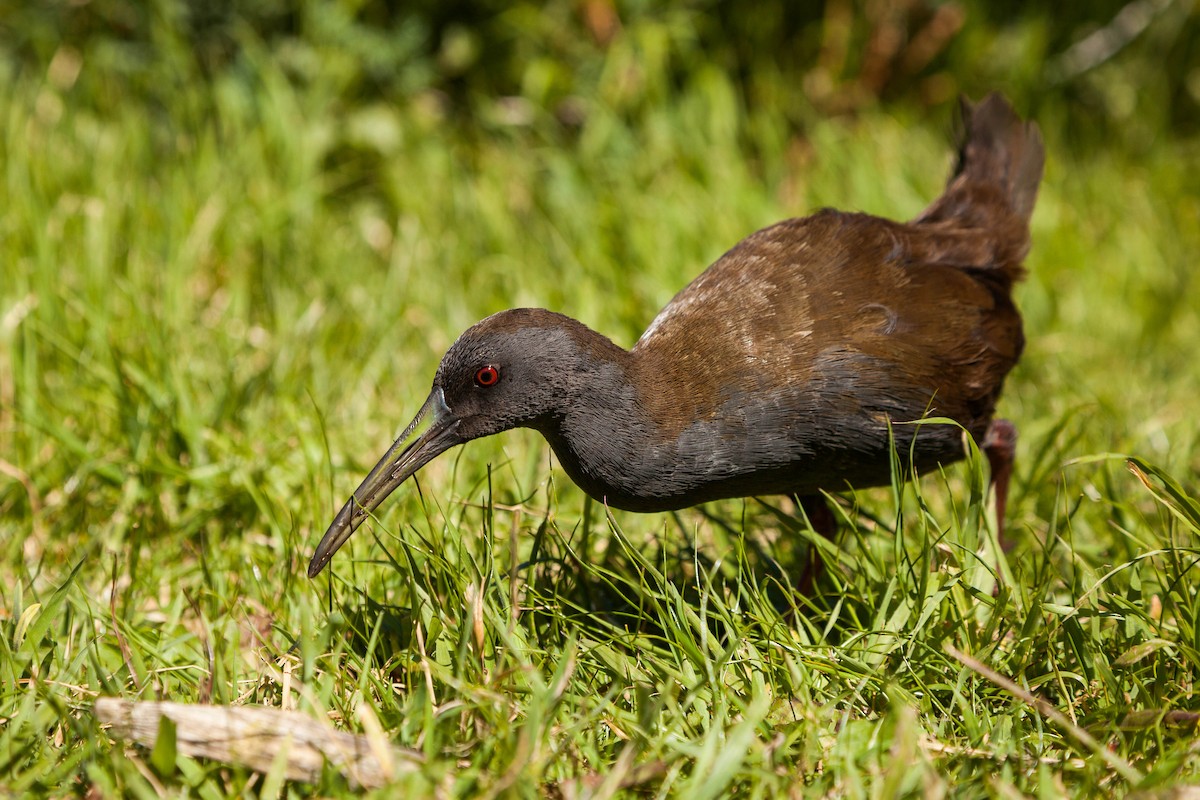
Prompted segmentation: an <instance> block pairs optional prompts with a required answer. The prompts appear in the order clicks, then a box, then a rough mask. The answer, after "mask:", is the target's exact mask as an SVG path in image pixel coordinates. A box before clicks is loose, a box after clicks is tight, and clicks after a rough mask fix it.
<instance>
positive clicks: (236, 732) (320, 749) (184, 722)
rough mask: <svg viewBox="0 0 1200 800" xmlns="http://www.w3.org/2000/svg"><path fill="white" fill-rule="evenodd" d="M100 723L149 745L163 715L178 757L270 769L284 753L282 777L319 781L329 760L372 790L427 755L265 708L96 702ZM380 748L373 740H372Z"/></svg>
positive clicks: (116, 734)
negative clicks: (172, 729)
mask: <svg viewBox="0 0 1200 800" xmlns="http://www.w3.org/2000/svg"><path fill="white" fill-rule="evenodd" d="M95 713H96V717H97V719H99V720H100V722H102V723H104V724H108V725H111V726H112V727H111V728H110V729H109V733H110V735H112V736H113V737H115V738H120V739H131V740H133V741H135V742H137V743H138V744H142V745H145V746H146V747H153V746H154V743H155V742H156V741H157V739H158V723H159V720H160V719H162V718H163V717H166V718H167V719H169V720H171V721H172V722H173V723H175V738H176V748H177V751H178V752H179V753H182V754H184V755H188V756H199V757H201V758H211V759H214V760H216V761H223V762H225V763H229V764H240V765H242V766H245V767H249V768H250V769H252V770H254V771H255V772H263V773H265V772H267V771H268V770H269V769H270V768H271V765H272V763H273V762H274V760H275V758H276V757H277V756H278V755H279V752H280V750H283V749H285V748H286V750H287V756H286V758H287V768H286V772H285V775H286V776H287V778H288V780H293V781H306V782H313V781H316V780H317V779H318V778H319V777H320V775H321V767H322V765H323V764H324V763H325V762H326V761H328V762H329V763H330V764H332V765H333V766H334V767H335V768H336V769H337V770H338V771H339V772H340V773H341V774H342V775H343V776H344V777H345V778H346V780H347V781H348V782H349V783H350V784H351V785H352V786H355V787H362V788H365V789H374V788H377V787H379V786H383V785H385V784H386V783H387V782H388V781H389V780H391V779H392V778H393V777H395V776H396V775H399V774H402V773H406V772H411V771H414V770H416V769H418V768H419V765H420V764H421V763H422V761H423V760H424V758H423V757H422V755H421V754H420V753H417V752H415V751H412V750H405V749H403V748H399V747H395V746H391V745H389V746H388V747H387V748H386V750H385V752H382V753H380V752H377V750H378V747H372V745H371V743H369V742H368V740H367V737H366V736H356V735H354V734H352V733H346V732H345V731H339V730H334V729H333V728H332V727H331V726H330V725H328V724H325V723H321V722H318V721H317V720H315V719H312V718H311V717H309V716H306V715H305V714H302V713H300V712H298V711H284V710H282V709H278V708H268V707H266V706H207V705H188V704H185V703H151V702H132V701H129V700H122V699H120V698H117V697H99V698H97V699H96V705H95ZM376 744H378V743H376Z"/></svg>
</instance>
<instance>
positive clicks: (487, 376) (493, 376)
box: [475, 364, 500, 387]
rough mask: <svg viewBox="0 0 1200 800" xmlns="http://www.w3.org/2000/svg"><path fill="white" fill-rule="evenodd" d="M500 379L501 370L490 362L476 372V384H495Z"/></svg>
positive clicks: (484, 385)
mask: <svg viewBox="0 0 1200 800" xmlns="http://www.w3.org/2000/svg"><path fill="white" fill-rule="evenodd" d="M499 380H500V370H498V369H496V368H495V367H493V366H492V365H491V364H488V365H487V366H486V367H480V368H479V371H478V372H476V373H475V385H476V386H483V387H488V386H495V385H496V382H497V381H499Z"/></svg>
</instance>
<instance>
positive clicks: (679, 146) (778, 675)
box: [0, 0, 1200, 797]
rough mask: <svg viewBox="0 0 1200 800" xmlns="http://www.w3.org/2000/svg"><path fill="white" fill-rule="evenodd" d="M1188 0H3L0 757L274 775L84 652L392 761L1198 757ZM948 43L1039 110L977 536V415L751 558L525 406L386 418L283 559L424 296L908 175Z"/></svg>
mask: <svg viewBox="0 0 1200 800" xmlns="http://www.w3.org/2000/svg"><path fill="white" fill-rule="evenodd" d="M1198 21H1200V12H1198V11H1197V6H1196V5H1195V3H1194V2H1192V3H1188V2H1182V1H1180V0H1153V1H1147V2H1133V3H1091V4H1076V6H1073V7H1070V8H1067V7H1051V6H1049V5H1046V4H1034V3H1017V2H1013V3H1002V4H996V3H982V2H978V3H976V2H957V3H940V4H933V3H926V2H916V1H915V0H914V2H897V3H886V2H863V3H853V2H830V3H825V4H818V3H814V4H795V3H785V2H778V3H771V2H764V3H756V4H754V7H753V13H750V12H748V11H747V10H746V6H745V5H743V4H732V3H703V2H694V3H651V2H629V3H616V4H613V3H609V2H604V0H573V1H572V2H566V1H561V2H549V3H545V4H533V3H515V4H513V3H494V2H460V3H434V2H414V3H407V4H394V5H393V4H386V3H377V2H370V0H361V1H359V2H339V3H319V2H307V3H306V2H295V3H285V2H266V1H264V2H246V3H224V4H222V3H208V4H186V3H180V2H166V1H165V0H164V1H162V2H151V3H133V2H98V1H97V0H92V2H48V3H39V4H28V3H17V2H0V109H2V112H3V114H4V124H3V126H2V129H3V134H2V137H0V168H2V170H3V178H2V179H3V181H4V189H3V193H2V197H3V201H2V202H3V213H0V270H2V272H0V274H2V279H0V587H2V588H0V634H2V635H0V725H2V729H0V766H2V769H0V791H8V792H12V793H15V794H21V793H31V794H34V795H53V796H61V795H63V794H88V795H97V796H104V795H111V796H117V795H138V796H154V795H161V794H192V793H195V794H199V795H202V796H206V797H211V796H221V795H225V794H233V793H245V794H250V795H255V794H266V795H276V794H281V793H286V794H296V795H303V794H307V793H309V792H311V791H312V787H306V786H301V785H289V784H280V783H278V782H277V781H274V780H271V779H270V778H268V779H265V780H264V779H263V778H261V776H255V775H252V774H250V773H247V772H244V771H242V770H240V769H238V768H236V767H229V766H226V765H221V764H214V763H207V762H196V761H192V760H190V759H187V758H183V757H180V758H179V759H177V760H176V763H175V764H174V765H173V766H172V765H171V764H170V763H169V761H168V763H166V764H165V765H164V764H163V763H161V761H155V762H154V763H150V761H149V760H148V759H147V755H146V753H145V752H144V751H141V750H138V749H136V748H126V747H125V746H123V745H121V744H116V743H110V742H109V741H108V739H107V737H105V736H104V734H103V732H102V731H101V730H100V729H99V727H98V726H97V724H96V722H95V720H94V719H93V718H92V716H91V713H90V708H91V702H92V700H93V698H94V697H95V696H97V695H101V694H102V695H117V696H123V697H129V698H140V699H154V698H161V699H173V700H181V701H188V702H209V701H211V702H221V703H266V704H270V705H283V706H289V707H297V708H301V709H303V710H305V711H306V712H308V713H311V714H313V715H314V716H328V717H329V718H331V719H333V720H334V721H335V722H337V723H338V724H339V725H343V726H345V727H348V728H351V729H355V730H359V729H361V728H362V727H363V725H364V724H366V723H364V721H363V720H364V719H365V718H366V717H364V715H368V716H369V715H371V714H373V715H375V717H377V718H378V720H379V721H380V723H381V725H382V727H383V729H384V730H385V731H386V732H387V734H388V736H389V737H390V738H391V739H392V740H393V741H395V742H397V743H399V744H403V745H406V746H409V747H413V748H416V749H419V750H421V751H422V752H423V753H424V754H425V755H426V756H427V758H428V761H427V764H426V766H425V767H424V768H423V769H422V770H421V771H420V772H419V773H418V774H417V775H414V776H409V777H408V778H406V779H405V780H406V781H408V782H409V783H408V786H407V788H409V789H410V790H412V791H419V792H422V793H430V792H433V791H437V792H438V793H440V794H443V795H446V796H480V795H493V796H494V795H499V794H521V795H550V796H574V795H598V796H607V795H609V794H612V793H616V792H621V791H627V792H633V793H640V794H653V795H671V794H684V793H686V794H689V795H694V796H700V797H707V796H717V795H721V794H726V793H738V794H741V795H760V796H776V795H779V794H783V793H792V794H794V795H797V796H800V795H813V796H821V795H830V796H861V797H868V796H869V797H895V796H903V795H913V796H916V795H922V796H923V795H935V796H936V795H939V794H944V793H948V792H950V791H951V790H953V791H955V792H956V793H959V794H963V795H966V796H1003V797H1012V796H1017V795H1018V794H1023V795H1038V796H1048V797H1054V796H1062V795H1066V794H1081V795H1096V794H1103V795H1123V794H1126V793H1129V792H1130V791H1132V790H1134V789H1136V790H1139V791H1142V792H1146V793H1155V792H1160V793H1165V792H1169V791H1172V790H1174V789H1177V788H1179V787H1181V786H1184V785H1187V784H1188V783H1189V782H1194V781H1195V780H1196V774H1195V773H1196V759H1195V755H1196V745H1195V719H1196V717H1195V714H1196V713H1197V712H1200V701H1198V698H1197V694H1196V689H1195V679H1196V674H1197V672H1196V670H1197V665H1198V664H1200V633H1198V631H1200V624H1198V623H1197V620H1198V619H1200V602H1198V601H1197V599H1196V593H1195V590H1194V586H1195V582H1196V578H1197V568H1196V566H1195V564H1196V535H1197V533H1198V532H1200V510H1198V509H1200V504H1198V501H1197V493H1196V489H1195V487H1196V483H1197V475H1198V474H1200V455H1198V453H1200V450H1198V448H1197V445H1198V442H1200V423H1198V422H1197V415H1196V413H1195V398H1196V396H1197V392H1198V391H1200V367H1198V366H1197V363H1196V359H1195V357H1194V353H1195V343H1196V342H1197V341H1200V315H1198V314H1197V311H1196V304H1195V301H1194V295H1195V289H1196V278H1195V273H1196V269H1195V266H1196V264H1195V262H1196V258H1195V254H1196V253H1197V252H1200V225H1197V224H1196V222H1197V219H1200V190H1198V189H1197V186H1198V185H1200V181H1197V180H1196V177H1197V175H1196V164H1197V163H1200V159H1198V158H1197V156H1198V148H1197V138H1196V137H1197V122H1198V120H1200V112H1198V105H1200V59H1198V58H1197V53H1196V48H1197V44H1196V43H1197V42H1198V41H1200V36H1197V34H1198V33H1200V31H1198V30H1197V28H1198V27H1200V24H1198ZM993 88H999V89H1002V90H1003V91H1005V92H1006V93H1007V94H1008V95H1009V96H1010V97H1011V98H1013V100H1014V103H1015V105H1016V106H1017V107H1018V108H1019V109H1020V110H1021V111H1022V112H1023V113H1026V114H1028V115H1030V116H1032V117H1034V118H1036V119H1037V120H1038V122H1039V124H1040V125H1041V126H1042V128H1043V131H1044V133H1045V136H1046V140H1047V149H1048V152H1049V154H1050V160H1049V165H1048V169H1047V177H1046V182H1045V185H1044V188H1043V191H1042V194H1041V197H1040V199H1039V206H1038V210H1037V213H1036V215H1035V218H1034V225H1033V226H1034V250H1033V253H1032V255H1031V257H1030V260H1029V268H1030V277H1029V280H1028V281H1027V282H1026V283H1025V284H1023V285H1022V286H1021V287H1020V289H1019V294H1018V303H1019V305H1020V306H1021V308H1022V310H1023V312H1024V314H1025V317H1026V327H1027V332H1028V334H1029V338H1030V345H1029V349H1028V351H1027V353H1026V356H1025V360H1024V362H1023V363H1022V365H1021V366H1020V367H1019V368H1018V369H1017V371H1016V372H1015V373H1014V374H1013V376H1012V377H1011V378H1010V381H1009V386H1008V389H1007V393H1006V397H1005V401H1004V407H1003V409H1002V411H1003V413H1004V414H1005V415H1007V416H1009V417H1012V418H1013V419H1015V420H1017V421H1018V423H1019V425H1020V427H1021V431H1022V440H1021V446H1020V453H1019V463H1018V474H1017V478H1016V484H1017V485H1016V490H1015V496H1014V497H1013V498H1012V501H1011V509H1010V518H1011V520H1012V524H1013V526H1014V529H1015V531H1016V537H1017V540H1018V546H1017V549H1016V550H1015V551H1014V553H1013V554H1012V555H1011V557H1004V556H1003V555H1001V554H999V553H996V552H995V550H994V548H993V547H991V546H990V542H991V534H990V532H989V529H988V527H987V525H986V524H985V523H984V510H985V505H984V502H983V493H984V483H983V475H982V470H981V467H980V466H979V464H978V462H977V461H973V462H969V463H967V464H964V465H958V466H955V467H954V468H952V469H948V470H947V471H946V473H945V474H944V475H938V476H928V477H926V478H925V479H924V480H923V481H921V482H920V483H918V484H916V485H912V486H909V487H908V488H903V489H901V488H899V487H898V488H896V489H894V490H892V491H888V490H877V491H873V492H863V493H859V494H857V495H853V496H847V497H844V498H842V499H841V503H842V508H843V509H844V511H845V514H844V519H843V527H844V529H845V534H844V535H843V537H842V538H841V539H840V540H839V542H838V545H837V547H830V546H826V547H825V548H824V550H823V557H824V558H826V560H827V561H828V562H829V565H830V568H829V570H828V573H827V576H826V578H825V579H823V581H822V583H821V584H820V585H819V591H818V592H817V593H816V595H815V596H814V597H812V598H809V599H802V598H797V597H796V596H795V595H794V593H792V592H790V591H789V590H788V585H789V583H790V582H791V581H793V580H794V579H795V576H796V575H797V574H798V572H799V569H800V567H801V565H802V564H803V563H804V560H805V558H806V557H807V556H806V555H805V553H806V548H807V547H808V546H809V543H810V542H811V539H812V535H811V533H810V532H809V531H808V530H807V526H806V524H805V523H804V521H803V520H802V519H801V518H799V517H798V516H797V515H796V514H795V513H793V510H792V509H791V507H790V505H789V504H788V503H787V501H785V500H781V499H779V498H764V500H763V501H762V502H760V501H746V502H741V501H738V502H728V503H717V504H711V505H710V506H708V507H706V508H704V509H699V510H689V511H686V512H681V513H679V514H674V515H648V516H637V515H629V514H617V515H615V516H613V517H611V518H609V517H607V516H606V515H605V514H604V513H603V510H602V509H599V508H597V507H596V506H595V505H594V504H590V503H589V502H587V501H586V500H585V499H584V498H583V497H582V495H581V494H580V493H579V492H578V491H577V490H576V489H575V488H574V487H573V486H571V485H570V482H569V481H568V480H566V479H565V478H564V477H563V476H562V473H561V471H559V470H558V469H557V467H556V466H555V465H554V464H553V463H552V462H551V460H550V458H549V457H548V454H547V450H546V448H545V446H544V443H542V442H541V440H540V439H538V438H537V437H536V436H534V435H532V434H527V433H519V434H508V435H506V436H503V437H497V438H496V439H494V440H489V441H485V442H477V443H473V444H471V445H470V446H468V447H466V448H463V449H461V450H459V451H456V453H455V454H451V455H448V456H446V457H444V458H443V459H442V460H441V461H440V462H438V463H436V464H434V465H431V467H430V468H428V469H426V470H425V471H423V473H422V476H421V481H422V489H423V490H424V491H423V495H422V494H419V493H418V492H416V491H414V490H413V488H415V487H413V488H406V489H405V490H402V491H401V492H399V493H398V494H397V497H396V499H395V500H393V501H392V502H391V504H390V506H389V507H388V509H387V510H385V513H384V514H383V515H382V517H381V520H380V523H379V524H378V525H376V526H375V527H374V529H373V531H372V532H366V531H364V532H362V533H360V534H359V535H358V536H357V537H356V539H355V541H354V542H353V543H352V544H351V546H350V547H349V548H348V550H347V551H346V552H345V553H344V554H341V555H339V557H338V559H337V560H335V562H334V574H333V576H332V577H331V578H330V579H328V580H326V579H324V578H322V579H321V580H320V581H319V582H317V583H312V582H309V581H308V580H307V579H305V578H303V566H304V564H305V563H306V560H307V557H308V555H309V553H310V552H311V548H312V546H313V545H314V543H315V541H316V539H317V538H318V536H319V534H320V532H321V531H322V530H323V528H324V525H325V523H326V522H327V521H328V518H329V517H330V515H331V513H332V510H333V509H334V508H335V507H336V505H337V504H338V503H340V502H341V501H342V500H343V499H344V498H345V496H347V493H348V492H349V491H350V489H351V488H352V487H353V485H354V483H355V481H356V480H357V479H358V478H359V477H360V476H361V474H362V472H363V470H364V469H365V468H366V467H368V466H369V465H370V464H371V463H373V461H374V459H375V457H377V456H378V455H379V454H380V453H381V452H382V450H383V448H384V447H385V446H386V444H387V443H388V442H389V441H390V438H391V436H392V435H393V434H394V433H395V428H396V426H397V425H399V424H403V422H404V421H406V420H407V419H408V417H409V415H411V413H412V412H413V411H414V410H415V408H416V406H417V404H418V403H419V402H420V400H421V398H422V397H423V396H424V394H425V392H426V391H427V387H428V381H429V379H430V377H431V375H432V371H433V368H434V366H435V364H436V361H437V359H438V357H439V356H440V354H441V353H442V352H443V351H444V350H445V348H446V347H447V346H448V345H449V343H450V342H451V341H452V340H453V338H454V336H456V335H457V334H458V332H460V331H461V330H462V329H463V328H465V327H466V326H467V325H469V324H471V323H472V322H474V321H475V320H477V319H479V318H480V317H482V316H484V315H485V314H487V313H490V312H492V311H496V310H499V309H501V308H505V307H509V306H514V305H539V306H545V307H548V308H553V309H557V310H561V311H563V312H565V313H569V314H571V315H572V316H575V317H577V318H579V319H581V320H583V321H584V322H586V323H588V324H589V325H591V326H592V327H594V328H596V329H598V330H601V331H603V332H605V333H607V334H609V335H611V336H612V337H613V338H614V340H615V341H617V342H618V343H621V344H623V345H629V344H631V343H632V342H633V341H634V340H635V339H636V337H637V335H638V334H639V333H640V331H641V330H642V328H643V327H644V326H645V324H646V322H647V320H649V319H650V318H651V317H652V316H653V314H654V312H655V311H656V309H657V308H659V307H660V306H661V305H662V304H663V303H665V302H666V301H667V300H668V299H669V298H670V297H671V295H672V294H673V293H674V292H675V291H676V290H677V289H678V288H679V287H681V286H682V285H684V284H685V283H686V281H687V280H689V279H690V278H691V277H692V276H694V275H695V274H696V273H697V272H698V271H699V270H700V269H701V268H702V266H703V265H704V264H706V263H709V262H711V261H712V260H713V259H714V258H715V257H717V256H718V255H719V254H720V253H721V252H722V251H723V250H724V249H725V248H727V247H728V246H729V245H731V244H732V243H733V242H735V241H737V239H739V238H740V237H741V236H743V235H745V234H746V233H748V232H749V231H752V230H754V229H756V228H758V227H761V226H762V225H765V224H768V223H770V222H772V221H775V220H777V219H779V218H782V217H785V216H788V215H794V214H800V213H804V212H806V211H807V210H809V209H812V208H815V207H820V206H823V205H831V206H838V207H844V208H855V209H863V210H867V211H870V212H872V213H878V214H882V215H886V216H894V217H901V218H903V217H909V216H912V215H914V214H915V213H917V212H918V211H919V210H920V209H921V208H922V207H923V205H924V204H925V203H926V202H927V201H928V200H929V199H930V198H931V197H933V196H934V195H935V194H936V192H937V191H938V190H939V187H940V184H941V182H942V180H943V179H944V175H945V173H946V170H947V164H948V155H947V153H948V144H947V143H948V140H949V135H948V134H949V130H950V127H951V123H950V116H951V115H950V112H949V107H950V105H951V101H952V100H953V98H954V97H955V96H956V95H957V93H959V92H961V91H965V92H967V93H969V94H972V95H975V96H978V95H980V94H982V93H984V92H985V91H988V90H991V89H993ZM1000 579H1002V580H1000ZM998 580H1000V583H1001V584H1002V588H999V589H997V588H996V587H997V585H998V583H997V582H998ZM948 646H949V647H952V648H954V651H951V650H950V649H948ZM955 651H961V652H965V653H969V654H971V655H972V656H973V657H975V658H977V659H979V660H981V661H983V662H985V663H987V664H989V665H990V666H991V667H992V668H994V669H995V670H997V671H999V672H1000V673H1001V674H1003V675H1006V676H1009V677H1011V678H1012V679H1013V680H1015V681H1016V682H1017V683H1018V684H1019V685H1021V686H1024V687H1026V688H1028V689H1030V690H1032V691H1034V692H1035V693H1037V694H1038V695H1039V696H1042V697H1044V698H1045V699H1046V700H1047V701H1048V702H1049V703H1051V704H1052V705H1053V706H1054V707H1055V708H1058V709H1060V710H1062V711H1063V713H1065V714H1066V715H1067V717H1068V719H1069V721H1070V725H1073V726H1076V727H1077V728H1080V729H1086V730H1087V731H1089V732H1090V733H1091V735H1092V736H1094V737H1095V738H1096V739H1097V740H1098V741H1099V742H1101V743H1102V747H1101V748H1100V749H1096V748H1094V747H1089V746H1088V745H1087V744H1086V743H1084V742H1083V740H1081V739H1080V738H1079V737H1078V735H1077V733H1076V732H1073V731H1072V729H1071V728H1070V727H1065V726H1063V725H1061V724H1058V723H1055V722H1052V721H1048V718H1047V717H1046V716H1045V715H1044V714H1042V713H1041V712H1039V711H1037V710H1036V709H1035V708H1034V707H1033V706H1032V705H1030V704H1028V703H1026V702H1023V701H1021V700H1018V699H1016V698H1015V696H1014V695H1013V694H1011V693H1009V692H1007V691H1005V690H1003V689H1002V688H1000V687H999V686H998V685H997V683H995V682H994V681H990V680H987V679H984V678H983V677H981V676H980V675H979V674H978V673H976V672H975V671H972V670H970V669H968V668H967V667H965V666H964V664H963V662H962V661H961V660H959V659H957V658H956V657H954V656H953V655H952V652H955ZM317 788H318V790H319V791H321V792H323V793H327V794H340V793H343V792H347V791H348V790H347V787H346V786H345V784H344V782H343V781H342V780H341V779H340V778H339V776H337V775H336V774H333V773H332V771H331V772H330V774H328V775H327V776H326V777H325V778H323V779H322V782H321V785H320V786H319V787H317Z"/></svg>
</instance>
